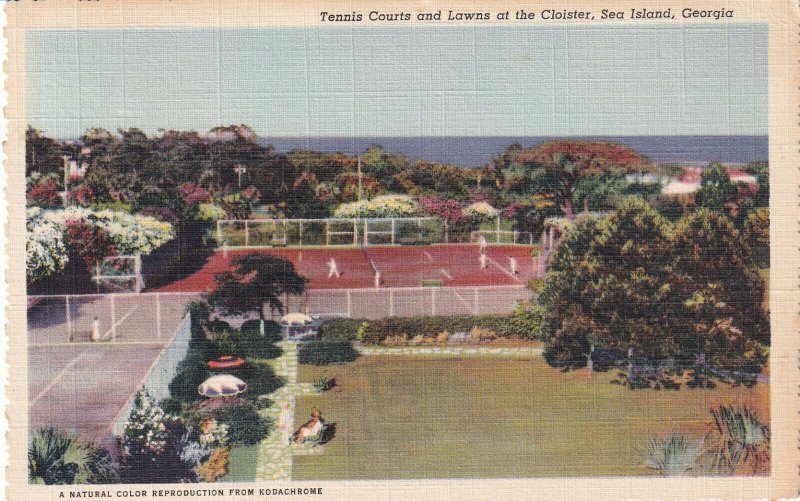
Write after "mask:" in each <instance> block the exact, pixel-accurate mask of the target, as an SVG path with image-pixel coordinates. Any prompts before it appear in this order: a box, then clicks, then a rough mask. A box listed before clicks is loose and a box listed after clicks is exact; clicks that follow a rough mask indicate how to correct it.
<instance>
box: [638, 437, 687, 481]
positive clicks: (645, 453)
mask: <svg viewBox="0 0 800 501" xmlns="http://www.w3.org/2000/svg"><path fill="white" fill-rule="evenodd" d="M702 449H703V441H702V440H697V439H694V438H691V437H686V436H683V435H670V436H669V437H667V438H664V439H658V438H651V439H649V440H648V441H647V445H646V446H645V447H644V448H642V449H640V450H639V454H640V455H641V456H642V459H643V460H644V463H645V465H647V467H648V468H652V469H654V470H656V471H658V473H659V474H660V475H663V476H667V477H668V476H677V475H684V474H686V473H688V472H689V471H691V470H694V469H696V468H697V460H698V458H699V457H700V454H701V453H702Z"/></svg>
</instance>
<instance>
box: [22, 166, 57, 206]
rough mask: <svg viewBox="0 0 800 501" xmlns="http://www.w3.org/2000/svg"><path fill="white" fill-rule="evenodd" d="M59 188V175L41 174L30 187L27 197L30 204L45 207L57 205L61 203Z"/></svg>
mask: <svg viewBox="0 0 800 501" xmlns="http://www.w3.org/2000/svg"><path fill="white" fill-rule="evenodd" d="M58 188H59V186H58V176H56V175H55V174H49V175H47V176H40V177H39V178H38V179H36V180H35V182H34V183H33V186H31V187H30V188H28V191H27V193H26V194H25V198H26V200H27V203H28V205H34V206H38V207H45V208H53V207H57V206H58V205H59V204H60V203H61V198H60V197H59V194H58Z"/></svg>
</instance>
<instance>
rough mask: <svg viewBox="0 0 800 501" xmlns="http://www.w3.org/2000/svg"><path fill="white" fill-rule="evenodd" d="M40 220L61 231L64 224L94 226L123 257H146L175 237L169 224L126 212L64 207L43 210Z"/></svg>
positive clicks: (63, 228)
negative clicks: (49, 222)
mask: <svg viewBox="0 0 800 501" xmlns="http://www.w3.org/2000/svg"><path fill="white" fill-rule="evenodd" d="M44 218H45V219H47V220H48V221H51V222H53V223H54V224H56V225H57V226H58V227H59V228H61V229H62V231H64V230H65V229H66V224H67V221H80V222H83V223H85V224H87V225H89V226H93V227H97V228H99V229H101V230H103V233H104V234H105V235H106V236H107V237H108V239H109V240H110V242H111V243H112V244H113V245H114V247H115V250H116V252H117V253H119V254H123V255H134V254H150V253H151V252H153V251H154V250H155V249H157V248H158V247H160V246H161V245H163V244H165V243H166V242H168V241H170V240H172V238H173V237H174V236H175V231H174V229H173V227H172V225H171V224H170V223H166V222H164V221H159V220H158V219H155V218H153V217H149V216H141V215H133V214H128V213H127V212H117V211H110V210H101V211H93V210H90V209H85V208H81V207H68V208H66V209H61V210H51V211H45V212H44ZM76 244H78V242H76Z"/></svg>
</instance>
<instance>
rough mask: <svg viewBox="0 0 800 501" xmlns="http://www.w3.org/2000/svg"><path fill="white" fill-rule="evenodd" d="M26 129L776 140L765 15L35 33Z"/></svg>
mask: <svg viewBox="0 0 800 501" xmlns="http://www.w3.org/2000/svg"><path fill="white" fill-rule="evenodd" d="M26 51H27V66H26V68H27V74H26V75H27V80H26V85H27V117H28V123H29V125H31V126H33V127H36V128H39V129H42V130H43V131H44V132H45V133H46V134H49V135H52V136H55V137H62V138H65V137H76V136H78V135H80V134H81V133H82V132H83V131H84V130H86V129H87V128H90V127H104V128H107V129H110V130H116V129H118V128H130V127H138V128H140V129H143V130H144V131H145V132H147V133H155V132H157V131H158V130H159V129H180V130H197V131H199V132H203V133H204V132H207V131H208V130H209V129H211V128H213V127H215V126H218V125H228V124H242V123H243V124H248V125H250V126H252V127H253V128H254V129H255V130H256V132H257V133H258V134H259V135H261V136H265V137H289V136H305V137H318V136H323V137H340V136H344V137H349V136H400V137H417V136H565V135H574V136H578V135H579V136H587V135H601V136H615V135H628V136H633V135H766V134H767V127H768V125H767V27H766V25H765V24H727V25H723V26H720V25H714V26H707V25H700V26H698V25H692V26H682V25H678V24H675V25H660V26H654V27H641V26H640V25H639V26H636V27H632V26H625V27H622V26H619V27H605V26H604V27H587V26H582V27H580V26H569V27H568V26H558V27H542V26H502V27H496V26H481V27H463V26H444V27H441V26H439V27H437V26H430V25H428V26H414V25H404V26H399V27H364V26H359V27H326V26H321V27H297V28H255V29H252V28H248V29H240V28H224V29H217V28H208V29H206V28H194V29H186V28H180V29H178V28H176V29H107V30H98V29H93V30H85V31H82V30H34V31H29V32H28V34H27V43H26Z"/></svg>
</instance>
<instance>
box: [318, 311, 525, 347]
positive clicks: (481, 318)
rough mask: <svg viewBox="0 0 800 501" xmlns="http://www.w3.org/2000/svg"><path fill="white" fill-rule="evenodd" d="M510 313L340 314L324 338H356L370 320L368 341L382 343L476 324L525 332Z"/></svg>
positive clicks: (323, 331) (508, 333)
mask: <svg viewBox="0 0 800 501" xmlns="http://www.w3.org/2000/svg"><path fill="white" fill-rule="evenodd" d="M509 317H510V315H457V316H436V317H388V318H384V319H382V320H364V319H353V318H337V319H333V320H328V321H327V322H325V323H323V324H322V326H321V328H320V332H321V334H322V338H323V339H325V340H328V339H331V340H333V339H349V340H354V339H356V332H357V331H358V328H359V327H360V326H361V325H362V324H363V323H364V322H366V323H367V328H366V329H365V330H364V337H363V338H362V339H361V341H363V342H364V343H382V342H383V340H384V339H385V338H387V337H389V336H398V335H406V336H407V337H409V338H412V337H414V336H417V335H422V336H424V337H435V336H436V335H437V334H439V333H440V332H443V331H447V332H450V333H451V334H452V333H454V332H468V331H469V330H471V329H472V328H473V327H480V328H483V329H491V330H493V331H495V332H497V334H498V335H500V336H522V335H523V333H515V332H512V331H511V329H510V327H509Z"/></svg>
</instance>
